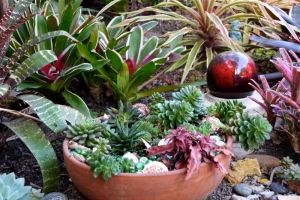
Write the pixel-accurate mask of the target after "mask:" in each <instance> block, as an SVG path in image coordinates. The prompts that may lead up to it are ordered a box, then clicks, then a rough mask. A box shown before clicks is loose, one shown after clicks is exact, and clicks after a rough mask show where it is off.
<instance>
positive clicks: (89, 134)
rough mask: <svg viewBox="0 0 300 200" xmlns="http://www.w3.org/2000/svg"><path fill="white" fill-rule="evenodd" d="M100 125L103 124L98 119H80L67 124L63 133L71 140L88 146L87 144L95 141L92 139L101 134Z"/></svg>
mask: <svg viewBox="0 0 300 200" xmlns="http://www.w3.org/2000/svg"><path fill="white" fill-rule="evenodd" d="M102 127H103V125H102V124H101V123H100V121H98V120H94V119H81V120H79V121H77V122H75V124H73V125H69V126H68V130H66V131H65V133H66V134H67V137H68V138H70V139H72V140H73V141H76V142H78V143H79V144H81V145H87V146H89V145H88V144H92V143H94V142H96V141H94V139H95V138H99V137H101V136H102V133H101V130H102ZM91 141H92V142H91Z"/></svg>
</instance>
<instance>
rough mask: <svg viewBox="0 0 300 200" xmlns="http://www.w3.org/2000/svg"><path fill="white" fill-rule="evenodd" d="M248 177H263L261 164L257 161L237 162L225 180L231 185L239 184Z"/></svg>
mask: <svg viewBox="0 0 300 200" xmlns="http://www.w3.org/2000/svg"><path fill="white" fill-rule="evenodd" d="M248 175H259V176H261V172H260V168H259V164H258V162H257V160H256V159H246V160H239V161H237V162H236V164H235V165H234V166H231V168H230V169H228V174H227V175H226V176H225V180H227V181H228V182H229V183H231V184H237V183H240V182H241V181H242V180H243V179H244V177H246V176H248Z"/></svg>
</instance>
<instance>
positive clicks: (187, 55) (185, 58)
mask: <svg viewBox="0 0 300 200" xmlns="http://www.w3.org/2000/svg"><path fill="white" fill-rule="evenodd" d="M188 57H189V54H185V55H184V56H183V57H182V58H180V59H179V60H178V61H177V62H175V63H174V64H173V65H172V66H171V67H170V68H169V69H168V70H167V72H171V71H174V70H175V69H177V68H179V67H181V66H182V65H184V63H186V61H187V59H188Z"/></svg>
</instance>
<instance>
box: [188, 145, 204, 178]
mask: <svg viewBox="0 0 300 200" xmlns="http://www.w3.org/2000/svg"><path fill="white" fill-rule="evenodd" d="M189 149H190V157H189V158H188V160H187V174H186V177H185V180H188V179H189V178H190V177H191V176H192V174H193V172H194V171H196V170H199V168H200V165H201V154H199V150H200V148H199V146H198V145H193V146H190V148H189Z"/></svg>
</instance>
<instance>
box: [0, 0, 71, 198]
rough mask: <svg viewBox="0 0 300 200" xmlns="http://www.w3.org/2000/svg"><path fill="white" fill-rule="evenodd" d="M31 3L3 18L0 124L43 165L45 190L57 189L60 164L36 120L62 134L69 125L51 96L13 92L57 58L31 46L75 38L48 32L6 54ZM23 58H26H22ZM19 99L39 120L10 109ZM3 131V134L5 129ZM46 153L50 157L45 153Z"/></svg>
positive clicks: (18, 5) (0, 53)
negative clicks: (11, 132) (15, 135)
mask: <svg viewBox="0 0 300 200" xmlns="http://www.w3.org/2000/svg"><path fill="white" fill-rule="evenodd" d="M30 3H31V1H27V0H23V1H20V3H19V4H17V5H15V6H13V7H11V8H10V9H9V10H8V11H7V13H6V14H5V15H4V16H3V17H2V18H1V20H0V44H1V45H0V104H1V108H0V112H1V118H0V123H2V124H4V125H5V126H7V127H8V128H10V129H11V130H12V131H13V132H14V133H15V134H17V135H18V137H19V138H20V139H21V140H22V141H23V142H24V143H25V144H26V145H27V147H28V148H29V149H30V150H31V151H32V153H33V155H34V156H35V158H36V160H37V162H38V163H39V165H40V167H41V172H42V175H43V190H44V192H49V191H51V190H56V189H57V187H58V185H59V178H60V176H59V166H58V161H57V158H56V154H55V152H54V150H53V148H52V146H51V144H50V143H49V141H48V139H47V138H46V136H45V133H44V132H43V131H42V129H41V128H40V127H39V126H38V125H37V123H36V122H35V121H43V122H44V123H45V124H46V125H47V126H48V127H49V128H50V129H51V130H52V131H53V132H55V133H60V132H61V131H62V130H64V129H65V128H66V127H67V124H66V122H65V120H64V118H63V117H62V114H61V113H60V112H59V110H58V109H57V107H56V106H55V105H54V104H53V103H52V102H51V101H49V100H48V99H46V98H44V97H41V96H37V95H20V94H19V96H18V97H16V96H15V94H12V93H11V91H13V90H14V89H15V88H16V86H18V85H19V84H20V83H21V82H22V81H24V80H25V79H26V78H28V77H29V76H30V75H31V74H33V73H34V72H36V71H37V70H39V69H40V68H42V67H43V66H45V65H47V64H49V63H51V62H53V61H55V60H56V59H57V57H56V56H55V54H54V52H53V51H51V50H41V51H38V52H36V53H34V54H32V55H28V54H27V53H28V51H30V49H31V48H32V47H34V46H35V45H36V44H39V43H40V42H43V41H46V40H47V39H50V38H53V37H56V36H62V37H66V36H67V37H69V38H70V39H73V40H74V38H73V37H72V36H71V35H69V34H68V33H67V32H64V31H56V32H49V33H45V34H43V35H41V36H39V37H36V38H34V39H31V40H28V41H27V42H26V43H24V44H23V45H22V46H20V47H19V48H18V49H16V50H15V52H14V53H13V54H12V55H11V56H10V57H7V56H6V50H7V48H8V45H9V42H10V39H11V36H12V34H13V32H14V31H15V30H16V29H17V28H18V27H19V26H20V25H21V24H22V23H24V22H25V21H27V20H29V19H30V18H32V17H34V14H32V15H29V16H27V17H22V14H23V12H24V10H25V9H26V8H27V6H29V4H30ZM24 57H25V59H23V58H24ZM21 58H22V59H21ZM18 99H21V100H23V101H25V102H26V103H27V104H28V105H30V106H31V107H32V108H33V110H35V111H36V114H37V115H38V116H39V118H40V119H38V118H36V117H33V116H31V115H28V114H25V113H24V112H22V111H16V110H12V109H8V108H9V106H10V104H11V103H13V102H15V101H16V100H18ZM6 113H10V114H13V116H17V117H16V118H13V117H9V118H8V117H7V114H6ZM2 128H3V127H2ZM0 132H1V133H3V130H1V131H0ZM1 137H2V134H1ZM4 141H5V140H4ZM45 153H46V154H47V156H45Z"/></svg>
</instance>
